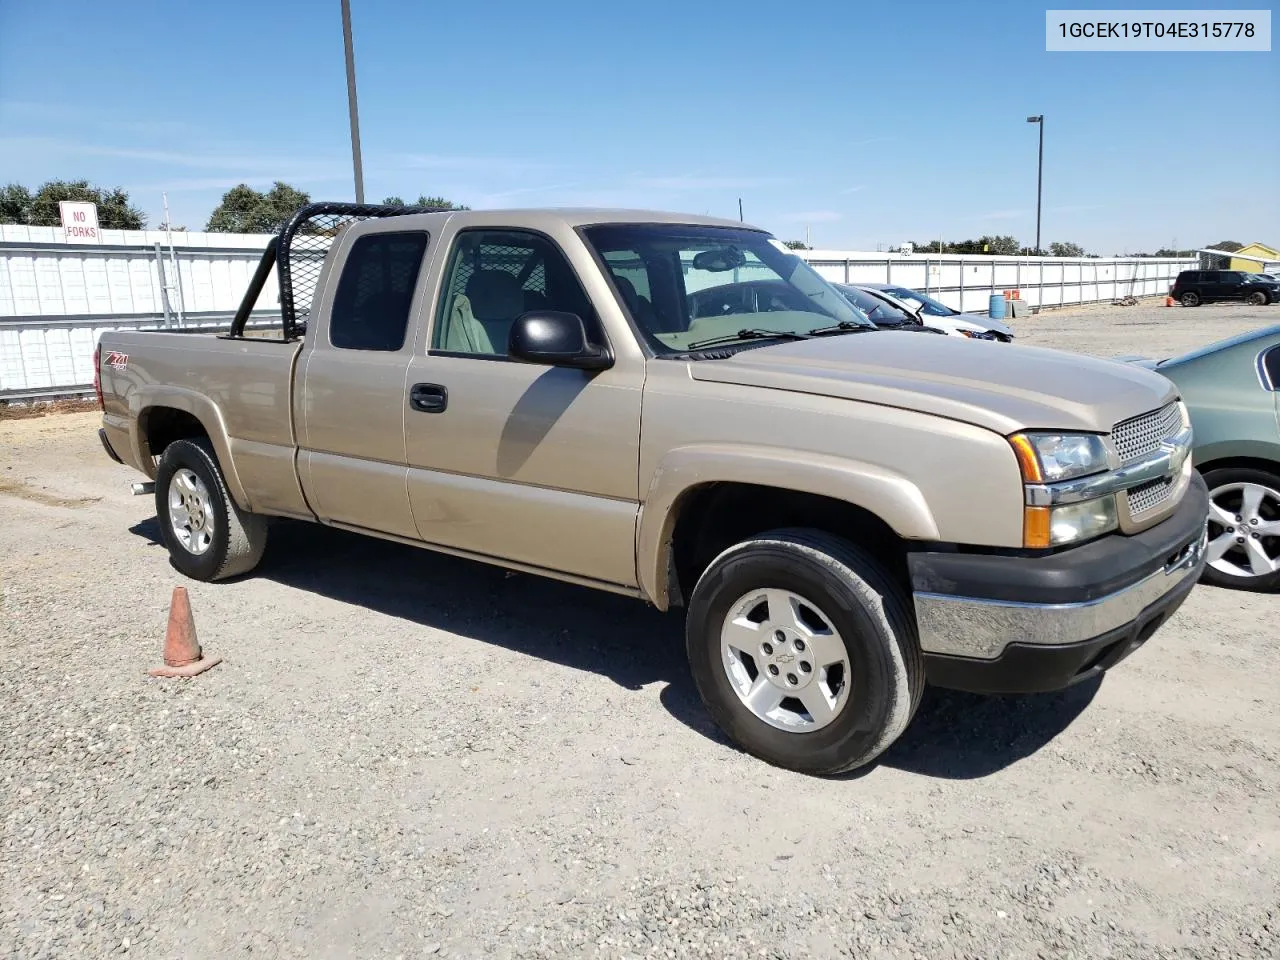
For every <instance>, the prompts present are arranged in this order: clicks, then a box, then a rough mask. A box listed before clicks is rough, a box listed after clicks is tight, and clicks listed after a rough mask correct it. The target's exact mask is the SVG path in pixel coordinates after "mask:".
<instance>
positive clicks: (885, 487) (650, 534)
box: [636, 444, 939, 610]
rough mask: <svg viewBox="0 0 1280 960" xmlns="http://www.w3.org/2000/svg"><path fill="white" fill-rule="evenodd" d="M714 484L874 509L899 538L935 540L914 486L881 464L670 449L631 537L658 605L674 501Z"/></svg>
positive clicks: (770, 450)
mask: <svg viewBox="0 0 1280 960" xmlns="http://www.w3.org/2000/svg"><path fill="white" fill-rule="evenodd" d="M716 482H725V483H749V484H756V485H758V486H764V487H777V488H779V489H784V490H795V491H797V492H802V493H812V494H817V495H819V496H825V497H831V498H833V499H836V500H843V501H845V502H846V503H851V504H854V505H856V506H859V507H861V508H863V509H864V510H867V511H869V512H871V513H873V514H875V515H876V516H877V517H879V518H880V519H881V520H883V521H884V522H885V523H887V524H888V525H889V526H890V527H891V528H892V529H893V530H894V531H895V532H896V533H897V534H898V535H899V536H901V537H903V538H905V539H910V540H937V539H939V537H938V525H937V522H936V521H935V519H934V516H933V514H932V512H931V511H930V509H929V505H928V504H927V503H926V502H925V499H924V495H923V494H922V493H921V492H920V489H919V488H918V487H917V486H916V485H915V484H914V483H912V482H911V481H910V480H908V479H907V478H906V477H904V476H902V475H900V474H897V473H894V472H892V471H889V470H886V469H885V468H884V467H882V466H876V465H873V464H868V463H861V462H859V461H857V460H853V459H850V458H848V457H834V456H828V455H825V454H816V453H809V452H803V451H796V450H787V449H784V448H779V447H766V446H754V445H746V444H732V445H729V444H698V445H692V446H684V447H676V448H675V449H673V450H671V451H670V452H668V453H667V455H666V456H664V457H663V458H662V460H661V461H660V462H659V463H658V466H657V468H656V469H655V470H654V472H653V477H652V478H651V480H650V482H649V488H648V492H647V494H646V496H645V499H644V503H643V505H642V506H641V508H640V525H639V530H638V533H637V536H636V567H637V570H638V573H639V578H640V587H641V589H642V590H643V591H644V593H645V595H646V596H647V597H648V598H649V599H650V600H651V601H652V602H653V604H654V605H655V606H657V607H658V608H659V609H661V610H665V609H667V607H668V605H669V602H670V601H669V597H668V595H667V571H668V568H669V555H670V550H671V538H672V535H673V533H674V531H675V523H676V518H677V516H678V515H679V503H680V501H681V499H682V498H683V497H684V496H685V495H686V494H688V493H689V492H691V491H692V490H694V489H695V488H697V487H699V486H702V485H704V484H707V483H716Z"/></svg>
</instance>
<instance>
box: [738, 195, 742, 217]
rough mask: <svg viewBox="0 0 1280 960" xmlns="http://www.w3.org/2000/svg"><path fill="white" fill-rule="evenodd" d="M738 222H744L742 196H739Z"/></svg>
mask: <svg viewBox="0 0 1280 960" xmlns="http://www.w3.org/2000/svg"><path fill="white" fill-rule="evenodd" d="M738 222H739V223H741V222H742V198H741V197H739V198H738Z"/></svg>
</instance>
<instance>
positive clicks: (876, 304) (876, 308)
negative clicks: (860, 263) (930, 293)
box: [835, 283, 915, 324]
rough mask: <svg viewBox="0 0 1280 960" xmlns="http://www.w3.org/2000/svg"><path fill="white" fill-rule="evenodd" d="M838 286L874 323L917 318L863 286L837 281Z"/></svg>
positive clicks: (890, 322) (898, 321)
mask: <svg viewBox="0 0 1280 960" xmlns="http://www.w3.org/2000/svg"><path fill="white" fill-rule="evenodd" d="M835 286H836V288H837V289H838V290H839V291H840V292H841V293H842V294H844V295H845V297H846V298H847V299H848V300H849V302H850V303H852V304H853V305H854V306H856V307H857V308H858V309H859V310H861V311H862V313H863V314H865V315H866V316H867V317H868V318H869V319H870V320H871V322H872V323H888V324H899V323H907V322H909V321H912V320H914V319H915V318H914V317H913V316H911V314H909V313H907V311H905V310H903V309H902V308H901V307H896V306H894V305H893V304H891V303H890V302H889V301H888V300H884V299H881V298H880V297H877V296H876V295H875V294H874V293H871V292H870V291H867V290H863V289H862V288H861V287H853V286H850V285H849V284H847V283H837V284H836V285H835Z"/></svg>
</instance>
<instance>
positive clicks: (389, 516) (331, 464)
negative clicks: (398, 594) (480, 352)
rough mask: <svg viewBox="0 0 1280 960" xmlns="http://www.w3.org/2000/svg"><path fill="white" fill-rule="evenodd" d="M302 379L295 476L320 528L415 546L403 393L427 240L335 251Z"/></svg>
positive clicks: (391, 233)
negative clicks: (336, 268) (405, 540)
mask: <svg viewBox="0 0 1280 960" xmlns="http://www.w3.org/2000/svg"><path fill="white" fill-rule="evenodd" d="M338 244H339V249H338V251H336V257H335V260H334V263H335V264H340V265H341V273H340V274H339V275H338V276H337V277H336V278H332V277H331V278H330V279H329V280H328V281H327V282H326V284H325V289H324V290H323V291H318V296H317V302H316V307H315V309H314V310H313V311H312V324H311V328H312V329H310V330H308V333H307V337H308V339H309V340H311V339H314V342H313V343H310V344H308V346H309V348H310V349H309V350H308V353H307V356H306V358H305V364H304V366H303V367H302V369H301V370H300V371H299V375H298V387H297V389H298V391H299V400H298V407H299V408H298V414H297V422H298V424H299V436H298V446H299V451H298V472H299V476H300V477H301V479H302V488H303V490H304V491H305V493H306V495H307V499H308V502H309V503H310V504H311V507H312V509H313V510H315V512H316V514H317V516H319V517H320V519H321V520H324V521H327V522H331V523H335V524H338V525H341V526H350V527H357V528H360V529H365V530H373V531H378V532H380V533H390V534H395V535H397V536H402V537H409V538H413V539H417V536H418V533H417V526H416V525H415V524H414V522H413V513H412V511H411V510H410V508H409V496H408V493H407V492H406V490H405V474H406V471H407V466H406V459H405V448H404V384H405V371H406V368H407V367H408V365H409V356H410V354H411V353H412V352H413V337H412V336H411V335H410V333H409V318H410V316H412V315H414V313H415V310H414V306H415V303H416V301H417V299H418V298H419V297H420V295H421V294H420V292H419V290H418V287H419V286H420V284H419V279H420V277H421V276H422V274H423V273H424V271H423V270H422V265H423V260H424V259H425V256H426V252H427V247H428V236H427V234H426V232H424V231H422V230H405V229H403V228H401V229H399V230H396V229H393V224H392V223H390V222H388V221H380V222H377V223H372V222H371V223H367V224H363V225H361V226H360V227H358V228H353V229H352V231H351V233H349V234H347V235H346V236H345V237H343V238H342V239H340V240H339V241H338Z"/></svg>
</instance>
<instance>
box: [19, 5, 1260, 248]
mask: <svg viewBox="0 0 1280 960" xmlns="http://www.w3.org/2000/svg"><path fill="white" fill-rule="evenodd" d="M1197 5H1198V6H1200V7H1206V8H1208V7H1212V6H1214V5H1213V4H1209V3H1206V2H1205V0H1199V3H1198V4H1197ZM1060 6H1067V4H1061V5H1060ZM1125 6H1129V7H1137V6H1142V5H1141V4H1132V3H1131V4H1126V5H1125ZM1147 6H1152V5H1147ZM1156 6H1158V5H1156ZM1218 6H1224V7H1225V6H1229V5H1218ZM1044 9H1045V7H1044V5H1039V4H1031V3H1026V2H988V3H981V2H975V3H955V2H943V3H923V2H922V3H883V4H881V3H876V4H870V3H867V4H864V3H851V2H848V0H844V2H834V3H828V2H809V3H795V4H783V3H778V2H776V0H774V2H769V3H753V2H747V0H737V2H734V3H691V2H688V0H684V2H665V0H651V2H648V3H644V4H630V3H601V2H599V0H595V2H576V0H572V2H570V0H561V2H554V3H529V2H527V0H526V2H521V3H509V2H506V0H485V2H470V3H467V2H463V3H457V2H454V3H436V2H430V3H428V2H412V3H410V2H401V3H394V2H390V0H352V19H353V24H354V32H355V44H356V68H357V77H358V82H359V96H360V121H361V139H362V146H363V152H364V163H365V187H366V194H367V196H368V197H370V198H372V199H380V198H382V197H383V196H386V195H387V194H393V193H395V194H400V195H402V196H405V197H407V198H412V197H414V196H416V195H417V194H418V193H420V192H425V193H435V194H443V195H444V196H447V197H449V198H451V199H453V200H455V201H457V202H462V203H467V204H470V205H471V206H474V207H499V206H535V205H587V204H590V205H595V204H603V205H625V206H640V207H650V208H658V209H675V210H682V211H688V212H693V213H704V212H705V213H712V214H717V215H723V216H731V217H736V216H737V198H738V197H741V198H742V200H743V204H744V207H745V212H746V219H747V220H748V221H749V222H752V223H756V224H759V225H761V226H764V227H766V228H768V229H770V230H773V231H774V232H775V233H777V234H779V235H780V236H783V237H784V238H790V237H801V238H802V237H804V236H805V231H806V229H807V230H808V231H809V236H810V238H811V241H812V242H813V244H814V245H816V246H821V247H844V248H856V249H876V246H877V244H885V245H887V244H890V243H897V242H900V241H902V240H907V239H915V240H919V239H924V238H932V237H936V236H938V235H940V234H941V235H942V236H944V237H946V238H947V239H961V238H964V237H971V236H978V235H980V234H983V233H1001V234H1003V233H1012V234H1014V235H1015V236H1017V237H1018V238H1019V239H1020V240H1021V241H1022V242H1024V243H1027V244H1030V243H1031V242H1033V240H1034V235H1035V188H1036V166H1035V165H1036V130H1035V127H1034V126H1032V125H1029V124H1027V123H1026V122H1025V118H1026V117H1027V116H1028V115H1031V114H1039V113H1043V114H1044V115H1045V116H1046V118H1047V119H1046V149H1045V199H1044V214H1043V221H1044V229H1043V241H1044V243H1045V244H1046V245H1047V244H1048V243H1049V242H1050V241H1053V240H1071V241H1076V242H1079V243H1082V244H1084V245H1085V246H1086V247H1087V248H1088V249H1090V250H1091V251H1094V252H1098V253H1101V254H1112V253H1119V252H1124V251H1126V250H1137V249H1147V250H1152V249H1155V248H1157V247H1160V246H1167V245H1169V244H1171V243H1173V242H1174V240H1175V239H1176V240H1177V243H1178V244H1179V245H1180V246H1190V245H1199V244H1202V243H1208V242H1213V241H1217V240H1222V239H1236V240H1240V241H1243V242H1249V241H1251V240H1262V241H1264V242H1269V243H1271V244H1273V245H1276V244H1280V176H1278V174H1280V122H1277V121H1278V120H1280V115H1278V114H1277V106H1276V105H1277V103H1280V96H1278V94H1280V59H1278V58H1280V54H1278V53H1276V52H1271V53H1200V54H1163V53H1162V54H1138V53H1134V54H1108V53H1075V54H1068V53H1046V52H1045V50H1044ZM52 177H61V178H78V177H86V178H88V179H90V180H92V181H95V182H98V183H101V184H103V185H121V186H124V187H125V188H126V189H128V190H129V191H130V193H131V194H132V195H133V197H134V200H135V202H136V203H137V204H138V205H139V206H141V207H142V208H143V209H144V210H146V211H147V213H148V214H149V216H150V220H151V222H152V223H157V222H159V221H160V220H161V215H160V214H161V193H162V191H163V192H167V193H168V196H169V204H170V208H171V210H172V214H173V220H174V222H175V223H181V224H186V225H187V226H188V227H190V228H191V229H199V228H201V227H203V225H204V223H205V221H206V220H207V218H208V214H209V212H210V210H211V209H212V208H213V207H214V205H215V204H216V203H217V201H218V199H219V197H220V196H221V194H222V193H223V191H225V190H226V189H227V188H229V187H231V186H233V185H234V184H236V183H239V182H242V181H245V182H248V183H250V184H251V185H254V186H258V187H262V186H266V185H269V184H270V182H271V181H273V180H275V179H283V180H286V181H289V182H291V183H293V184H295V185H297V186H299V187H301V188H303V189H305V190H307V191H308V192H310V193H311V195H312V196H313V197H314V198H317V199H320V198H325V199H349V198H351V197H352V196H353V187H352V180H351V163H350V143H349V140H348V127H347V103H346V89H345V79H344V72H343V59H342V29H341V20H340V16H339V3H338V0H324V2H320V0H311V2H302V0H257V2H252V3H249V2H241V0H220V2H216V3H213V2H210V3H194V2H192V3H186V2H177V0H174V2H171V3H159V2H152V3H144V2H137V0H111V2H109V3H107V2H102V0H96V2H60V0H42V2H38V3H37V2H26V0H0V182H7V181H11V180H16V181H19V182H23V183H27V184H28V185H35V184H37V183H39V182H41V181H43V180H45V179H48V178H52Z"/></svg>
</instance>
